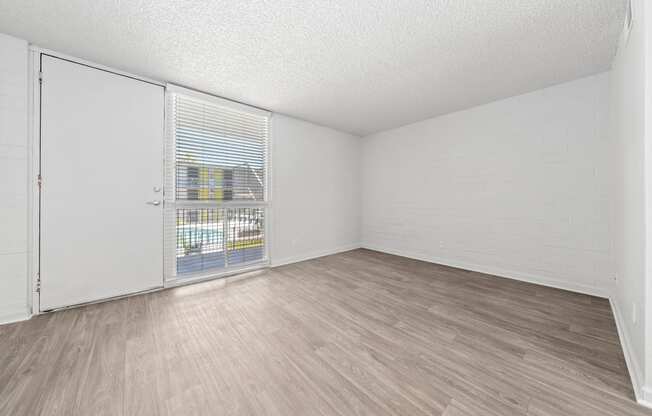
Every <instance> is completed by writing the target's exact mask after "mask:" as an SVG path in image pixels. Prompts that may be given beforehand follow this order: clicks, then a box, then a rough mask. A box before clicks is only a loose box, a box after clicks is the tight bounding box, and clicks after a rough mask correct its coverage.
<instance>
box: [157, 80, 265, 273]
mask: <svg viewBox="0 0 652 416" xmlns="http://www.w3.org/2000/svg"><path fill="white" fill-rule="evenodd" d="M169 92H170V94H169V95H168V105H169V107H168V109H169V110H168V113H169V114H170V116H171V117H170V119H169V132H170V135H169V142H168V152H167V154H168V166H169V169H168V181H167V183H168V186H169V187H168V189H170V188H173V189H174V192H172V194H170V193H167V194H166V211H165V212H166V214H165V215H166V233H165V235H166V258H169V259H172V260H171V261H169V262H168V260H166V264H167V265H166V270H167V271H166V274H167V276H168V278H170V277H176V278H183V277H185V276H190V277H192V276H194V275H197V274H203V275H205V274H207V273H213V272H219V271H220V270H225V269H230V268H235V267H242V266H246V265H249V264H252V263H256V262H260V261H262V260H264V259H265V258H266V254H265V243H266V240H265V211H266V209H267V207H266V200H267V197H266V195H267V192H266V191H267V190H266V184H267V167H268V154H267V149H268V136H269V113H267V112H264V111H262V110H258V109H254V108H249V107H247V106H244V105H242V104H234V103H231V102H226V101H224V100H221V99H218V98H215V97H211V96H204V95H203V94H200V93H197V92H194V91H190V90H187V91H186V90H185V89H182V88H180V87H173V88H171V89H169ZM170 162H173V163H172V164H171V165H170Z"/></svg>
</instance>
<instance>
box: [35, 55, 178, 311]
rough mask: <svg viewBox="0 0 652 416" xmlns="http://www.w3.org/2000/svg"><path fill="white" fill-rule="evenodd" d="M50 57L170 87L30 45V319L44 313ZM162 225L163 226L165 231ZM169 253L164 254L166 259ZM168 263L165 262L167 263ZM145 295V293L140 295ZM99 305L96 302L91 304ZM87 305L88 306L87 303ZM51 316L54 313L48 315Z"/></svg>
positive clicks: (162, 280) (162, 147)
mask: <svg viewBox="0 0 652 416" xmlns="http://www.w3.org/2000/svg"><path fill="white" fill-rule="evenodd" d="M43 55H47V56H50V57H54V58H58V59H62V60H64V61H69V62H72V63H75V64H80V65H84V66H87V67H90V68H94V69H98V70H100V71H105V72H110V73H112V74H115V75H119V76H124V77H128V78H132V79H135V80H138V81H143V82H147V83H149V84H153V85H157V86H160V87H162V88H163V89H164V92H165V88H166V84H165V83H164V82H161V81H158V80H154V79H151V78H147V77H142V76H139V75H135V74H132V73H129V72H125V71H120V70H116V69H114V68H110V67H107V66H104V65H99V64H96V63H94V62H90V61H86V60H84V59H79V58H76V57H73V56H69V55H66V54H62V53H59V52H55V51H52V50H49V49H46V48H41V47H39V46H35V45H30V47H29V56H28V59H29V62H28V71H29V74H28V79H29V82H28V84H29V90H28V94H29V97H28V98H29V103H28V106H29V109H30V111H29V114H28V120H29V121H28V124H29V126H28V135H29V156H28V192H27V194H28V198H29V201H28V206H29V207H30V213H29V215H28V247H29V248H30V252H29V255H28V264H27V273H28V276H29V278H28V284H27V291H28V293H27V299H28V301H29V302H30V305H28V309H29V312H30V315H39V314H41V313H43V311H41V296H40V276H39V274H40V263H41V262H40V259H41V252H40V245H41V244H40V243H41V230H40V218H41V188H40V183H39V175H40V170H41V76H40V73H41V57H42V56H43ZM161 105H162V106H163V108H162V109H161V110H162V111H163V129H164V131H163V137H161V149H162V154H163V170H162V172H161V183H164V180H165V172H166V170H165V169H166V167H165V163H166V162H165V138H166V137H167V134H166V129H167V122H166V119H165V117H166V116H167V111H166V109H165V103H162V104H161ZM164 225H165V224H164V223H163V222H162V224H161V226H162V227H164ZM164 254H165V253H163V255H164ZM164 261H165V260H163V262H164ZM163 282H164V278H163V276H161V288H163ZM156 290H160V289H159V288H156V289H153V290H148V291H147V292H151V291H156ZM139 293H142V292H139ZM131 295H132V294H128V295H123V296H117V297H116V298H121V297H125V296H131ZM104 300H108V299H102V300H98V301H96V302H101V301H104ZM88 303H95V302H88ZM84 304H86V303H84ZM75 306H79V305H71V306H68V307H64V308H59V309H67V308H69V307H75ZM48 312H50V311H48Z"/></svg>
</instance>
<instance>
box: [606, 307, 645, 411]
mask: <svg viewBox="0 0 652 416" xmlns="http://www.w3.org/2000/svg"><path fill="white" fill-rule="evenodd" d="M609 303H610V304H611V310H612V311H613V313H614V320H615V321H616V328H617V329H618V337H619V338H620V345H621V347H622V349H623V355H624V356H625V363H627V371H629V377H630V378H631V380H632V388H633V389H634V395H635V396H636V401H637V402H639V403H640V404H642V405H644V406H646V404H644V403H642V401H643V400H644V398H643V390H642V387H643V372H642V371H641V366H640V364H639V362H638V360H637V359H636V356H635V355H634V354H633V348H632V342H631V341H630V338H629V335H628V334H627V327H626V326H625V320H624V319H625V317H624V316H623V314H622V312H621V311H620V308H619V307H618V303H617V302H615V301H614V299H613V298H609Z"/></svg>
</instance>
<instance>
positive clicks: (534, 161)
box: [362, 74, 613, 295]
mask: <svg viewBox="0 0 652 416" xmlns="http://www.w3.org/2000/svg"><path fill="white" fill-rule="evenodd" d="M607 115H608V75H607V74H601V75H597V76H593V77H589V78H584V79H581V80H577V81H573V82H570V83H566V84H562V85H558V86H555V87H551V88H548V89H544V90H539V91H536V92H532V93H529V94H525V95H521V96H517V97H513V98H509V99H506V100H502V101H497V102H494V103H491V104H487V105H484V106H480V107H476V108H472V109H470V110H466V111H461V112H458V113H453V114H449V115H446V116H442V117H438V118H434V119H429V120H426V121H423V122H419V123H415V124H411V125H408V126H404V127H401V128H398V129H395V130H391V131H386V132H382V133H378V134H375V135H372V136H369V137H366V138H364V139H363V150H362V153H363V162H362V190H363V197H362V212H363V213H364V215H363V217H362V245H363V247H368V248H372V249H378V250H382V251H386V252H390V253H395V254H400V255H405V256H409V257H415V258H420V259H423V260H428V261H433V262H437V263H442V264H448V265H453V266H458V267H463V268H467V269H472V270H478V271H484V272H488V273H493V274H497V275H502V276H507V277H512V278H518V279H523V280H530V281H534V282H538V283H543V284H547V285H552V286H558V287H562V288H566V289H570V290H577V291H581V292H585V293H594V294H600V295H606V294H607V293H608V288H609V287H610V286H611V283H612V282H613V255H612V251H613V250H612V238H611V232H612V227H611V208H610V198H611V192H610V191H611V182H610V175H612V171H611V170H610V161H609V159H610V151H611V147H610V145H609V142H608V140H607V137H608V135H607V134H606V127H607Z"/></svg>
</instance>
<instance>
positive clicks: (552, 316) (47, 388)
mask: <svg viewBox="0 0 652 416" xmlns="http://www.w3.org/2000/svg"><path fill="white" fill-rule="evenodd" d="M0 352H1V355H0V415H5V414H6V415H12V416H23V415H29V416H32V415H48V416H49V415H125V416H127V415H145V416H146V415H165V416H167V415H170V416H172V415H175V416H176V415H218V414H219V415H279V416H281V415H282V416H290V415H308V414H310V415H323V416H330V415H337V416H348V415H443V416H480V415H489V416H508V415H514V416H552V415H564V416H573V415H577V416H580V415H582V416H584V415H596V416H608V415H617V416H642V415H652V410H649V409H645V408H643V407H640V406H639V405H637V404H636V403H635V401H634V398H633V392H632V387H631V383H630V381H629V376H628V374H627V367H626V365H625V361H624V357H623V353H622V349H621V346H620V342H619V339H618V334H617V330H616V326H615V322H614V318H613V314H612V311H611V308H610V305H609V302H608V301H607V300H605V299H600V298H596V297H592V296H587V295H582V294H577V293H572V292H567V291H563V290H558V289H553V288H548V287H542V286H538V285H535V284H530V283H525V282H519V281H515V280H510V279H504V278H499V277H495V276H489V275H485V274H482V273H476V272H471V271H466V270H461V269H456V268H452V267H447V266H442V265H436V264H431V263H426V262H421V261H417V260H411V259H407V258H404V257H397V256H392V255H389V254H384V253H379V252H374V251H370V250H362V249H361V250H353V251H350V252H346V253H341V254H337V255H332V256H327V257H322V258H319V259H314V260H309V261H305V262H300V263H295V264H291V265H286V266H281V267H277V268H274V269H269V270H265V271H261V272H256V273H252V274H249V275H248V276H247V277H246V278H238V279H230V280H226V281H212V282H205V283H200V284H196V285H192V286H186V287H178V288H174V289H169V290H164V291H160V292H155V293H149V294H144V295H139V296H134V297H128V298H124V299H119V300H114V301H109V302H105V303H99V304H94V305H88V306H84V307H80V308H75V309H69V310H65V311H60V312H54V313H50V314H45V315H40V316H37V317H34V318H33V319H31V320H29V321H25V322H19V323H15V324H10V325H3V326H0Z"/></svg>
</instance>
